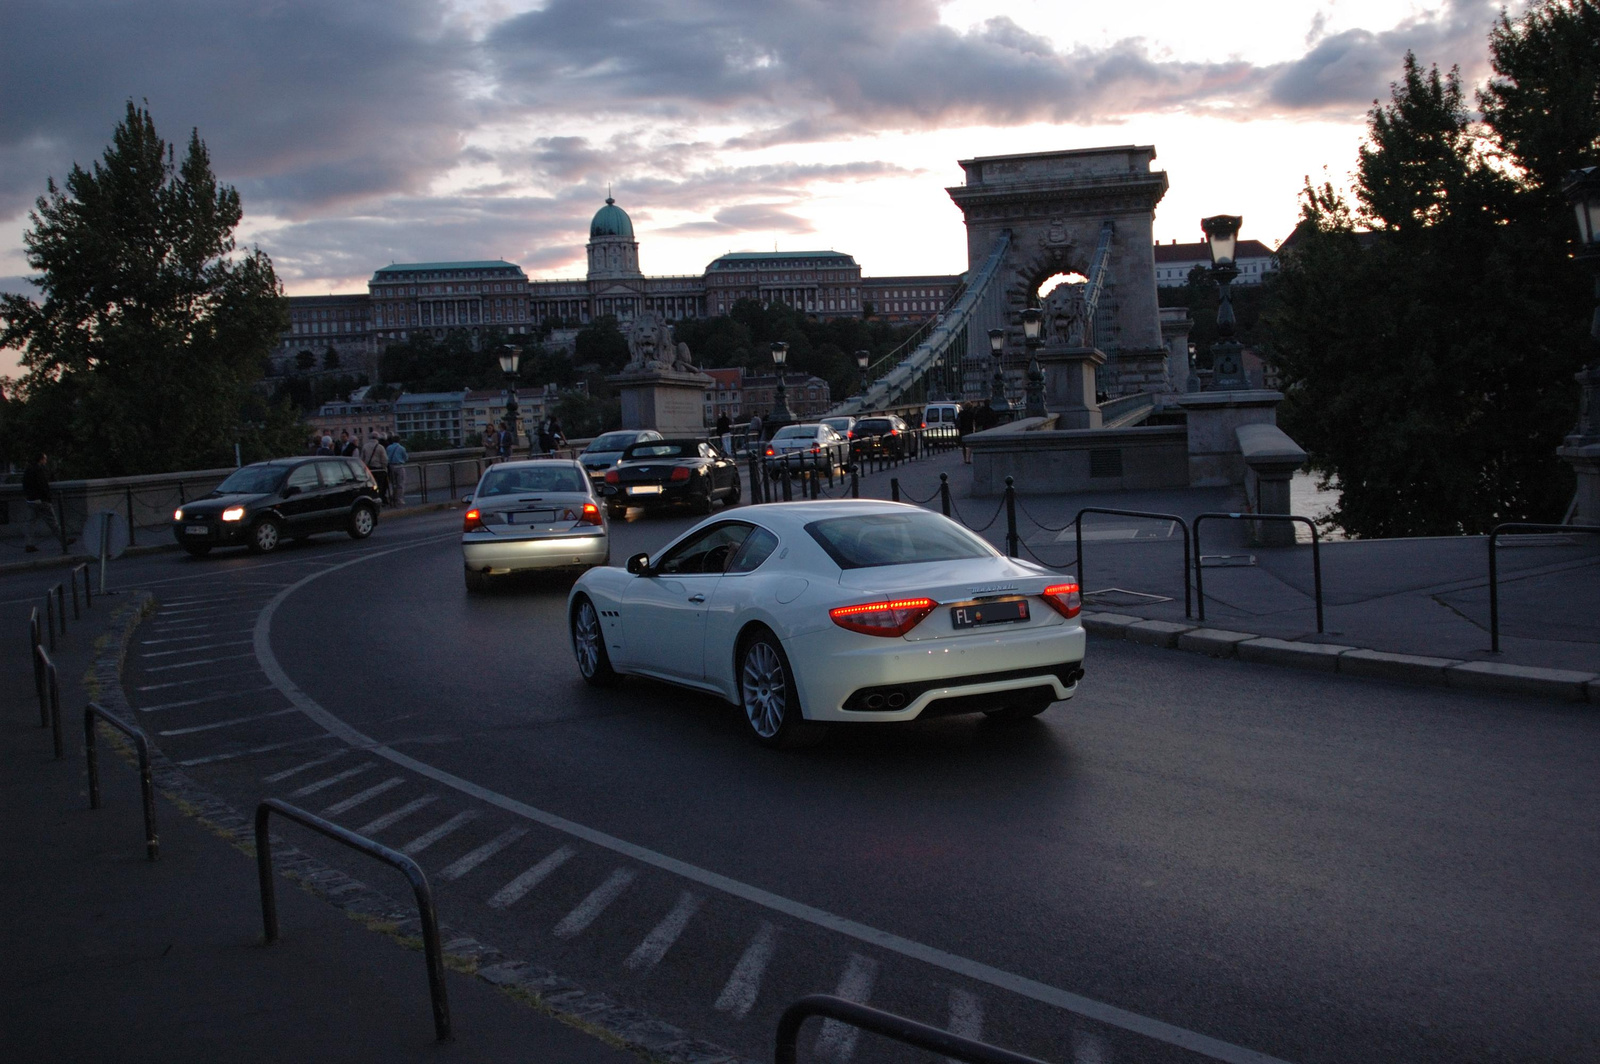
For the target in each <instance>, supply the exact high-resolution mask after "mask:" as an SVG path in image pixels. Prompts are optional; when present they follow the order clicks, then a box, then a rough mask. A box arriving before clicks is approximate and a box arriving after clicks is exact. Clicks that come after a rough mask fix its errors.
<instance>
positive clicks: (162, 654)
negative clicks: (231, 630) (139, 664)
mask: <svg viewBox="0 0 1600 1064" xmlns="http://www.w3.org/2000/svg"><path fill="white" fill-rule="evenodd" d="M250 643H251V640H249V639H235V640H232V641H230V642H227V643H202V644H201V645H200V646H197V647H179V648H178V649H177V650H147V651H145V652H144V653H143V654H140V655H139V657H141V658H146V659H148V658H167V657H171V656H172V655H174V654H193V653H194V652H195V651H196V650H215V649H217V648H218V647H247V646H249V645H250Z"/></svg>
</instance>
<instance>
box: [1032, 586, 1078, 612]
mask: <svg viewBox="0 0 1600 1064" xmlns="http://www.w3.org/2000/svg"><path fill="white" fill-rule="evenodd" d="M1040 594H1041V595H1042V596H1043V597H1044V600H1045V602H1047V603H1049V605H1050V608H1051V609H1053V610H1055V611H1056V612H1057V613H1059V614H1061V616H1063V617H1076V616H1077V615H1078V611H1079V610H1081V609H1083V597H1082V596H1081V595H1079V594H1078V585H1077V584H1051V585H1050V586H1049V587H1047V588H1045V589H1044V590H1043V591H1041V592H1040Z"/></svg>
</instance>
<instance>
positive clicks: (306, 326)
mask: <svg viewBox="0 0 1600 1064" xmlns="http://www.w3.org/2000/svg"><path fill="white" fill-rule="evenodd" d="M330 348H331V349H332V350H333V351H334V352H335V354H336V355H337V356H338V359H337V365H332V366H330V365H329V364H328V350H329V349H330ZM302 351H306V352H310V354H311V358H310V360H309V361H310V362H311V365H310V366H309V367H302V366H301V365H300V362H301V358H300V353H301V352H302ZM378 351H379V348H378V341H377V337H376V336H375V335H374V333H373V328H372V307H371V301H370V300H368V298H367V297H366V296H365V295H362V294H360V293H355V294H352V295H343V296H294V297H292V298H290V300H289V328H288V329H287V330H286V331H285V332H283V333H280V334H279V336H278V349H277V351H276V352H274V353H273V357H272V364H273V368H274V369H275V370H277V371H278V372H280V373H282V372H292V371H294V370H301V369H311V370H327V369H339V370H344V371H356V372H361V371H370V369H371V366H372V363H373V360H374V359H375V358H376V357H377V355H378Z"/></svg>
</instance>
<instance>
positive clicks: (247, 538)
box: [172, 457, 381, 556]
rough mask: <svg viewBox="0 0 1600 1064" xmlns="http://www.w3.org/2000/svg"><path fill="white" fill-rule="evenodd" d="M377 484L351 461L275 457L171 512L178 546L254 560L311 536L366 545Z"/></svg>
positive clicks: (373, 524) (199, 552) (373, 521)
mask: <svg viewBox="0 0 1600 1064" xmlns="http://www.w3.org/2000/svg"><path fill="white" fill-rule="evenodd" d="M380 498H381V497H380V496H379V494H378V483H377V481H376V480H374V479H373V477H372V472H371V470H369V469H367V467H366V466H365V465H364V464H362V463H361V461H360V460H358V459H355V458H333V457H312V458H279V459H274V460H273V461H270V462H254V463H252V464H250V465H247V466H242V467H240V468H238V469H235V470H234V471H233V472H232V473H231V474H229V476H228V478H227V479H226V480H224V481H223V482H222V483H221V484H218V485H217V486H216V488H215V490H213V491H212V492H211V493H210V494H209V495H205V496H203V497H201V498H198V499H195V500H194V501H192V502H186V503H184V504H183V505H182V506H180V507H179V508H178V509H177V510H175V511H174V512H173V514H172V535H173V538H174V539H176V540H177V541H178V545H179V546H180V547H182V548H183V549H184V550H186V551H188V552H189V553H190V554H193V555H196V556H199V555H203V554H206V553H208V552H209V551H210V550H211V549H212V548H213V547H233V546H244V547H248V548H249V549H250V550H251V551H253V552H255V553H256V554H268V553H271V552H272V551H275V550H277V549H278V547H279V545H281V544H282V543H283V541H284V540H285V539H292V540H294V541H296V542H299V541H300V540H304V539H306V538H308V537H310V536H313V535H315V534H316V533H318V532H337V531H344V532H347V533H349V535H350V538H351V539H365V538H366V537H367V536H370V535H371V534H372V530H373V529H374V528H376V527H378V504H379V501H380Z"/></svg>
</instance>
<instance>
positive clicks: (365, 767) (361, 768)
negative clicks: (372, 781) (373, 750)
mask: <svg viewBox="0 0 1600 1064" xmlns="http://www.w3.org/2000/svg"><path fill="white" fill-rule="evenodd" d="M377 767H378V763H377V762H376V761H367V762H365V763H363V764H360V765H357V766H356V767H355V768H347V769H345V770H344V771H343V772H340V773H338V774H336V775H333V776H329V777H328V778H327V779H325V780H318V781H317V782H315V783H308V784H306V785H305V786H304V787H301V788H300V789H299V790H298V791H291V792H290V793H289V797H290V798H304V797H305V796H306V795H308V794H316V793H317V792H318V791H321V790H326V789H327V788H329V787H332V786H334V785H335V784H338V783H343V782H344V781H345V780H347V779H350V778H352V777H354V776H359V775H361V774H362V773H363V772H368V771H370V770H372V769H375V768H377Z"/></svg>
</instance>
